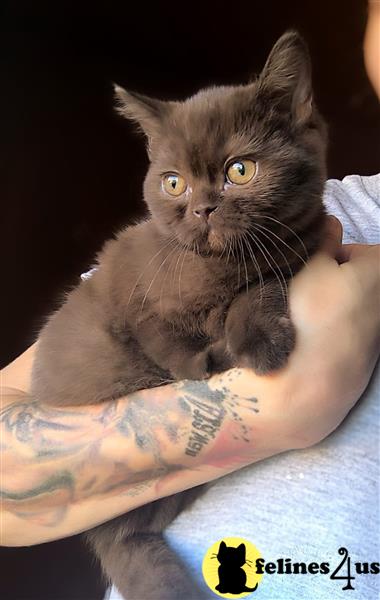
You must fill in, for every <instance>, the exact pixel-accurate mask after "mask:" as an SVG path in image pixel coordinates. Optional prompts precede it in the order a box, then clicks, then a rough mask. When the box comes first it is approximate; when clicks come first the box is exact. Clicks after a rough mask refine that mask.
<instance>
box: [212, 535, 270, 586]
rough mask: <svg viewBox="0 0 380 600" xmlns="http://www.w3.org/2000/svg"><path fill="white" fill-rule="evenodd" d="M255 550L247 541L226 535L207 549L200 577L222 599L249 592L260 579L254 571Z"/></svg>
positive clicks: (256, 550)
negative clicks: (226, 536)
mask: <svg viewBox="0 0 380 600" xmlns="http://www.w3.org/2000/svg"><path fill="white" fill-rule="evenodd" d="M258 558H261V554H260V552H259V550H258V549H257V548H256V547H255V546H254V545H253V544H252V543H251V542H249V541H248V540H244V539H242V538H235V537H233V538H232V537H228V538H223V540H220V541H219V542H216V543H215V544H213V545H212V546H211V548H209V549H208V551H207V552H206V555H205V557H204V560H203V566H202V571H203V577H204V579H205V581H206V583H207V585H208V586H209V588H210V589H211V590H212V591H213V592H214V593H215V594H217V595H218V596H222V597H223V598H244V597H245V596H248V595H249V594H252V593H253V592H254V591H255V590H256V589H257V586H258V584H259V582H260V580H261V578H262V575H260V574H259V575H258V574H256V569H255V568H254V567H255V563H256V560H257V559H258Z"/></svg>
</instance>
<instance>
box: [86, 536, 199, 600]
mask: <svg viewBox="0 0 380 600" xmlns="http://www.w3.org/2000/svg"><path fill="white" fill-rule="evenodd" d="M87 535H88V538H89V541H90V543H91V545H92V547H93V548H94V550H95V552H96V554H97V556H98V557H99V559H100V562H101V565H102V568H103V570H104V572H105V574H106V576H107V577H108V578H109V579H110V580H111V581H112V582H113V583H114V584H115V586H116V587H117V589H118V590H119V592H120V593H121V595H122V596H123V598H125V599H126V600H184V599H186V600H204V599H205V598H207V596H206V594H205V593H203V592H202V591H201V590H200V589H199V588H198V586H197V585H196V584H195V583H194V581H193V580H192V579H191V577H190V575H189V574H188V573H187V571H186V568H185V566H184V565H183V564H182V563H181V562H180V561H179V559H178V557H177V556H176V554H175V553H174V552H173V551H172V550H171V548H170V547H169V546H168V544H167V542H166V540H165V539H164V537H163V536H162V534H161V533H147V534H143V533H141V534H139V533H137V534H135V535H132V536H130V537H126V538H124V539H118V538H117V536H116V537H115V536H113V537H112V539H111V538H110V537H109V536H107V535H104V533H102V534H100V533H98V532H97V531H96V530H94V531H91V532H90V533H89V534H87Z"/></svg>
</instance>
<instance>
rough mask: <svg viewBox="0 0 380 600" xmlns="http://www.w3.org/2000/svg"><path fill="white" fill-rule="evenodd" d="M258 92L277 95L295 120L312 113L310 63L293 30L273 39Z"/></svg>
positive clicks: (304, 45)
mask: <svg viewBox="0 0 380 600" xmlns="http://www.w3.org/2000/svg"><path fill="white" fill-rule="evenodd" d="M258 85H259V88H258V89H259V93H260V91H262V92H264V94H268V93H269V94H270V96H272V98H273V97H274V98H277V99H278V100H279V101H280V104H283V106H284V108H286V109H287V110H289V109H290V110H291V111H292V115H293V118H294V120H295V121H296V123H299V124H301V123H304V122H305V121H307V120H308V119H309V118H310V116H311V114H312V110H313V107H312V82H311V62H310V55H309V51H308V48H307V45H306V43H305V41H304V40H303V38H302V37H301V36H300V35H299V33H297V32H296V31H288V32H287V33H284V35H283V36H281V37H280V39H279V40H278V41H277V42H276V44H275V45H274V46H273V48H272V51H271V53H270V54H269V57H268V59H267V62H266V63H265V66H264V69H263V71H262V72H261V75H260V77H259V80H258Z"/></svg>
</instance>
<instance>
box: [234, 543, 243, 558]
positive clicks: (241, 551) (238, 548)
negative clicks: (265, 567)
mask: <svg viewBox="0 0 380 600" xmlns="http://www.w3.org/2000/svg"><path fill="white" fill-rule="evenodd" d="M236 549H237V551H238V552H239V554H241V556H242V558H244V559H245V544H240V546H238V547H237V548H236Z"/></svg>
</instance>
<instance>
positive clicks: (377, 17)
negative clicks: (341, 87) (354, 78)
mask: <svg viewBox="0 0 380 600" xmlns="http://www.w3.org/2000/svg"><path fill="white" fill-rule="evenodd" d="M364 62H365V66H366V70H367V75H368V77H369V79H370V81H371V83H372V85H373V89H374V90H375V92H376V94H377V97H378V98H380V0H370V1H369V2H368V22H367V28H366V32H365V37H364Z"/></svg>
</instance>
